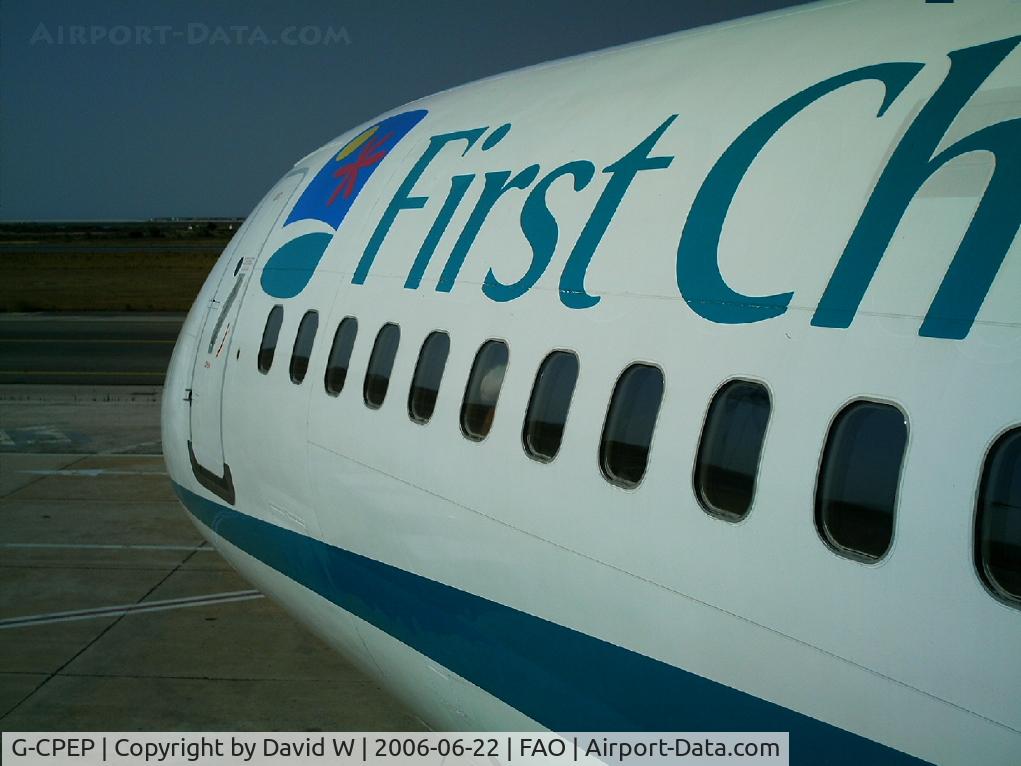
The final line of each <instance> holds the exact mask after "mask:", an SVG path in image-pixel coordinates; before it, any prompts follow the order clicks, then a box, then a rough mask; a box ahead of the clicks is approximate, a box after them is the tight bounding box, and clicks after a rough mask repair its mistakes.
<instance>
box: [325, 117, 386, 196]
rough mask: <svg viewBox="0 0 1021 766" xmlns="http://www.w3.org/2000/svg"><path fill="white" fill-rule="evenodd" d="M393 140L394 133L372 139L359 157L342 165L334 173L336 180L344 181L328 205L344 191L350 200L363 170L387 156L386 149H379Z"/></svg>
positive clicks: (366, 143) (362, 149) (360, 152)
mask: <svg viewBox="0 0 1021 766" xmlns="http://www.w3.org/2000/svg"><path fill="white" fill-rule="evenodd" d="M391 138H393V133H392V132H390V133H387V134H386V135H385V136H383V137H382V138H378V137H374V138H370V139H369V140H368V141H366V142H365V146H363V147H362V148H361V150H360V151H359V152H358V156H357V157H355V158H354V160H352V161H351V162H349V163H347V164H346V165H341V166H340V167H339V168H337V169H336V170H335V171H333V177H334V178H340V179H342V180H341V182H340V183H339V184H337V188H336V189H334V190H333V194H331V195H330V198H329V199H328V200H326V204H327V205H328V206H329V205H332V204H333V202H334V200H336V199H337V195H338V194H340V193H341V192H342V191H343V192H344V199H350V198H351V195H352V194H353V193H354V190H355V184H356V183H357V182H358V174H359V173H360V172H361V170H362V168H369V167H372V166H373V165H375V164H376V163H377V162H379V161H380V160H381V159H383V158H384V157H385V156H386V150H385V149H379V147H380V146H382V145H383V144H385V143H386V142H387V141H389V140H390V139H391Z"/></svg>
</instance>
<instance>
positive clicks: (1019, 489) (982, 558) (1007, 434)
mask: <svg viewBox="0 0 1021 766" xmlns="http://www.w3.org/2000/svg"><path fill="white" fill-rule="evenodd" d="M1005 452H1006V453H1007V455H1006V457H1004V453H1005ZM1011 452H1013V454H1011ZM1004 460H1009V461H1011V462H1010V463H1008V464H1007V466H1006V468H1007V471H1008V472H1009V475H1007V476H1006V477H1004V476H1002V475H1000V474H995V475H994V471H997V470H1001V469H1003V468H1004V466H1003V463H1002V462H1001V461H1004ZM1004 480H1006V482H1007V483H1008V485H1010V486H1009V490H1008V493H1009V494H1008V498H1009V499H1010V500H1013V501H1015V502H1017V501H1018V500H1019V499H1021V425H1015V426H1013V427H1011V428H1008V429H1007V430H1005V431H1004V432H1003V433H1001V434H1000V435H999V436H997V437H996V439H995V440H994V441H993V443H992V444H991V445H990V446H989V449H988V450H987V451H986V455H985V459H984V460H983V461H982V473H981V477H980V479H979V485H978V495H977V497H976V500H975V524H974V527H973V530H974V563H975V569H976V572H977V574H978V577H979V579H980V580H981V581H982V585H983V586H984V587H985V589H986V590H987V591H989V593H990V594H991V595H992V596H993V597H994V598H995V599H997V600H998V601H1000V602H1001V603H1003V604H1006V605H1008V606H1010V607H1013V608H1015V609H1021V505H1015V504H1013V503H1007V502H1004V498H1003V489H1004V488H1003V485H1002V482H1003V481H1004ZM990 485H996V487H997V490H998V492H997V493H996V495H995V499H991V498H990V494H991V488H990ZM995 506H1000V507H1003V508H1012V509H1013V511H1014V512H1013V514H1012V515H1011V516H1010V518H1005V517H1006V516H1007V513H1006V512H1004V511H998V512H997V515H998V518H996V519H995V520H994V521H995V522H998V524H999V525H1001V531H1005V528H1006V526H1007V524H1008V522H1010V523H1012V524H1013V526H1014V527H1015V529H1016V530H1018V531H1017V533H1016V536H1017V540H1018V545H1017V546H1013V547H1016V548H1017V549H1018V553H1017V554H1016V555H1017V558H1016V560H1015V561H1012V562H1010V563H1011V564H1012V565H1013V566H1012V567H1011V568H1012V569H1013V568H1015V567H1016V569H1017V572H1018V574H1016V575H1014V578H1015V581H1016V585H1017V591H1016V592H1015V591H1014V590H1011V588H1009V587H1006V586H1005V585H1004V584H1003V583H1002V582H1001V581H1000V579H999V578H997V576H996V575H995V574H994V573H993V572H992V571H990V569H991V567H990V564H989V561H988V558H989V556H988V554H989V552H990V550H989V544H988V537H989V536H990V535H989V531H990V527H991V526H992V524H993V521H991V520H989V519H988V518H987V517H988V516H989V515H991V513H992V510H991V507H995Z"/></svg>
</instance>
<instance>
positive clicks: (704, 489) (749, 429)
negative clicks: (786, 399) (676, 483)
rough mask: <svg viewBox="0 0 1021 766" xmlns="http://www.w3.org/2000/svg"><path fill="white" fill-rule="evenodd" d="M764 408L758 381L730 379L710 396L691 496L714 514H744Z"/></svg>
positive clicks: (765, 398)
mask: <svg viewBox="0 0 1021 766" xmlns="http://www.w3.org/2000/svg"><path fill="white" fill-rule="evenodd" d="M769 410H770V405H769V392H767V391H766V387H765V386H763V385H760V384H759V383H752V382H750V381H746V380H734V381H731V382H730V383H727V384H726V385H725V386H723V388H721V389H720V390H719V391H718V392H717V394H716V396H715V397H713V401H712V403H711V404H710V405H709V412H708V414H707V415H706V420H705V426H704V427H703V429H702V440H701V442H700V443H699V448H698V458H697V459H696V461H695V495H696V496H697V497H698V500H699V502H700V503H701V504H702V507H703V508H704V509H705V510H706V511H707V512H709V513H711V514H713V515H714V516H719V517H720V518H723V519H727V520H728V521H739V520H740V519H743V518H744V517H745V514H747V513H748V509H749V508H750V507H751V504H752V497H753V496H754V494H755V475H756V473H757V471H758V467H759V456H760V455H761V453H762V440H763V438H764V437H765V435H766V424H767V423H768V422H769Z"/></svg>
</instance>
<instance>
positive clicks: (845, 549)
mask: <svg viewBox="0 0 1021 766" xmlns="http://www.w3.org/2000/svg"><path fill="white" fill-rule="evenodd" d="M865 408H872V409H873V410H889V411H891V412H894V413H896V414H897V415H899V416H900V418H901V419H902V422H903V438H902V441H901V444H900V454H899V458H898V460H897V464H896V468H895V471H894V473H893V474H892V475H888V476H886V477H885V478H887V479H890V478H891V476H892V478H893V481H892V482H889V483H890V484H891V487H890V489H892V495H891V497H890V498H889V499H890V504H889V513H888V514H887V515H888V516H889V533H888V534H887V535H886V544H885V547H884V548H883V549H882V550H881V551H880V552H878V553H872V552H870V551H866V550H862V549H861V548H856V547H854V546H852V545H848V544H846V540H845V541H844V542H842V541H841V540H840V539H838V537H837V536H835V535H834V534H833V530H832V529H831V528H830V522H829V520H828V514H827V509H825V508H824V507H823V497H822V494H823V489H824V483H825V482H827V481H828V479H829V469H830V467H831V461H832V460H833V459H835V458H834V457H833V455H832V454H831V453H832V451H833V445H834V439H835V435H836V434H837V431H838V429H841V428H844V427H845V421H846V420H847V419H848V417H849V416H850V415H852V414H854V413H855V412H856V411H858V410H863V409H865ZM885 436H886V435H885V434H884V437H885ZM852 438H854V439H855V440H856V441H857V437H855V436H853V435H852ZM910 440H911V427H910V422H909V421H908V416H907V413H906V412H905V411H904V409H903V408H902V407H901V406H900V405H898V404H897V403H895V402H892V401H888V400H880V399H854V400H851V401H849V402H847V403H846V404H844V405H843V406H842V407H841V408H840V409H839V410H838V411H837V413H836V414H835V415H834V416H833V419H832V420H831V421H830V424H829V428H828V429H827V430H826V438H825V441H824V442H823V447H822V453H821V456H820V460H819V470H818V474H817V476H816V483H815V492H814V497H813V505H814V518H815V528H816V532H817V533H818V534H819V537H820V538H821V539H822V541H823V543H824V544H825V545H826V546H827V547H828V548H829V549H830V550H832V551H833V552H834V553H836V554H837V555H839V556H842V557H843V558H847V559H850V560H852V561H857V562H859V563H863V564H876V563H879V562H880V561H883V560H884V559H885V558H886V556H887V555H888V554H889V553H890V551H891V550H892V549H893V543H894V538H895V537H896V527H897V512H898V508H899V505H900V491H901V485H902V484H903V481H904V467H905V464H906V462H907V453H908V448H909V445H910ZM882 443H883V444H886V443H887V440H886V439H884V440H882ZM871 447H872V449H871V450H870V451H869V453H868V454H869V455H870V456H871V455H874V454H875V450H876V446H875V444H873V445H871ZM862 454H864V452H863V451H859V454H858V455H857V456H856V459H858V460H859V461H860V458H861V455H862ZM841 457H844V456H841ZM844 460H845V468H844V469H843V471H842V476H841V477H840V479H839V481H840V483H841V484H842V485H846V484H847V483H848V474H849V473H850V471H849V470H848V469H847V468H846V464H847V459H846V458H844ZM833 480H834V481H837V479H833ZM866 484H867V486H869V487H875V486H876V482H875V481H874V480H870V481H869V482H865V483H860V484H859V485H857V486H863V485H866ZM843 489H844V490H845V491H844V493H843V497H844V498H846V497H847V495H848V493H847V492H846V486H845V487H843ZM831 495H832V496H836V495H837V492H832V493H831ZM830 502H831V504H832V500H831V501H830ZM840 502H841V503H842V504H843V505H844V506H845V508H844V511H843V512H844V513H845V514H846V513H847V512H848V511H849V510H850V509H851V507H853V506H852V504H851V503H849V502H848V501H847V500H846V499H843V500H841V501H840ZM860 507H864V506H860ZM859 516H860V514H859ZM852 517H853V512H852ZM845 523H846V519H845ZM858 531H859V532H860V531H861V530H858Z"/></svg>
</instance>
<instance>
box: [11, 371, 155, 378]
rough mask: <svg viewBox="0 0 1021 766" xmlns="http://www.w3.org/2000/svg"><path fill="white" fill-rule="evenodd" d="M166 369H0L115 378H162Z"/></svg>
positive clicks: (18, 372)
mask: <svg viewBox="0 0 1021 766" xmlns="http://www.w3.org/2000/svg"><path fill="white" fill-rule="evenodd" d="M166 374H167V373H166V371H165V370H164V371H163V372H154V371H151V370H148V371H147V370H121V371H120V372H110V371H105V372H104V371H102V370H100V371H96V370H0V375H107V376H109V377H113V378H127V377H131V376H132V375H150V376H153V377H160V378H162V377H163V376H164V375H166Z"/></svg>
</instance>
